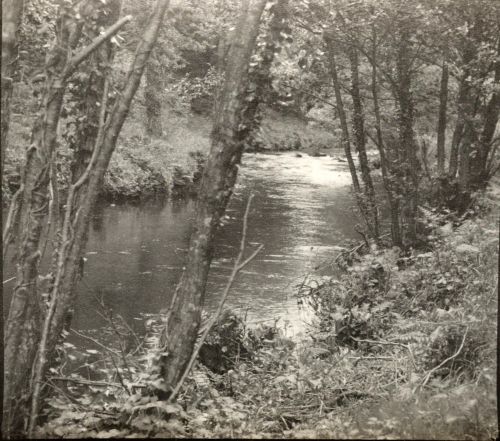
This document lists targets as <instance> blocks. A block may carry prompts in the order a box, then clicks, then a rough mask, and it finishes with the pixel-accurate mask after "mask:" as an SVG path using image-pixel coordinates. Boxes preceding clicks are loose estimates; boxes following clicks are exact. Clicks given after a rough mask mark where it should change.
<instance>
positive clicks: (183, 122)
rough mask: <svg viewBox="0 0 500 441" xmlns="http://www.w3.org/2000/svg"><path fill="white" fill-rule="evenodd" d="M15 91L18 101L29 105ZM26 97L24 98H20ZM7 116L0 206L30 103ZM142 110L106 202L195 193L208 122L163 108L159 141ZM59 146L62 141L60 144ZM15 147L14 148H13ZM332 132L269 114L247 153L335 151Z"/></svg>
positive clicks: (65, 154) (114, 168)
mask: <svg viewBox="0 0 500 441" xmlns="http://www.w3.org/2000/svg"><path fill="white" fill-rule="evenodd" d="M26 93H27V92H26V91H25V90H24V89H23V88H20V90H19V91H18V94H19V96H18V97H17V100H19V101H21V100H22V99H25V100H27V101H30V100H31V101H32V98H31V97H30V96H28V95H26ZM25 95H26V96H25ZM19 107H20V108H19V109H17V110H19V112H18V111H16V112H14V113H13V114H12V121H11V129H10V135H9V136H10V138H11V144H10V145H11V148H10V149H9V150H8V151H7V154H6V162H5V164H6V165H5V173H4V178H3V179H4V182H5V185H4V192H3V205H4V206H5V205H7V204H8V201H9V200H10V198H11V197H12V194H13V193H14V192H15V191H16V190H17V188H18V187H19V185H20V181H21V165H22V163H23V161H24V148H23V147H24V146H26V145H27V144H28V143H29V139H30V129H31V126H32V123H33V121H32V119H30V117H29V116H28V115H29V114H30V112H29V111H28V110H29V105H22V106H21V104H20V105H19ZM143 113H144V109H143V108H142V106H140V105H136V106H135V107H134V108H133V109H132V111H131V113H130V115H129V118H128V119H127V121H126V123H125V124H124V127H123V129H122V132H121V134H120V138H119V141H118V143H117V148H116V151H115V152H114V154H113V157H112V159H111V162H110V166H109V170H108V172H107V174H106V176H105V180H104V186H103V189H102V192H101V196H102V198H103V199H105V200H108V201H113V202H116V201H121V202H130V201H139V200H143V199H147V198H151V197H155V196H161V197H165V196H167V197H173V198H177V197H183V198H184V197H189V196H194V195H196V192H197V185H198V182H199V179H200V178H201V173H202V169H203V164H204V162H205V160H206V157H207V155H208V151H209V148H210V131H211V129H212V120H211V118H210V117H209V116H206V115H205V116H203V115H197V114H194V113H183V114H180V113H175V112H172V111H169V110H168V109H165V111H164V121H163V132H164V134H163V135H162V136H161V137H152V136H148V135H147V134H146V130H145V128H144V123H143ZM61 143H62V145H63V144H64V141H63V140H61ZM13 146H15V147H16V148H13ZM338 148H339V146H338V142H337V141H336V140H335V137H334V136H333V134H331V133H330V132H329V131H327V130H326V129H325V128H324V127H322V126H320V125H318V124H314V123H312V122H309V123H308V122H306V121H304V120H302V119H300V118H297V117H294V116H286V115H283V114H279V113H277V112H275V111H272V110H268V111H266V114H265V116H264V119H263V122H262V127H261V130H260V132H259V134H258V135H257V136H256V137H255V140H254V142H253V143H252V144H251V145H249V146H248V148H247V151H249V152H256V151H258V152H283V151H291V150H293V151H297V154H298V155H300V154H308V155H311V156H326V155H327V154H332V153H333V151H335V150H336V149H338ZM70 159H71V152H70V151H68V149H64V148H61V154H60V155H59V157H58V160H57V162H58V179H59V182H60V184H61V186H62V187H64V186H65V183H66V181H67V180H68V177H69V170H68V169H69V166H68V164H69V161H70Z"/></svg>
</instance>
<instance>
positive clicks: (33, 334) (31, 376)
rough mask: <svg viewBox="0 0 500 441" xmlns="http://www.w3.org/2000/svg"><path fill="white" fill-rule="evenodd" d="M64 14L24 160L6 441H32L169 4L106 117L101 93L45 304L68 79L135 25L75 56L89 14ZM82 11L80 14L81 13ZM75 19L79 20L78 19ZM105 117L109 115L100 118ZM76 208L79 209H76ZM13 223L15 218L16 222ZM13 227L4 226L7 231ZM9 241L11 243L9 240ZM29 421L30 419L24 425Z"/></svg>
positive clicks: (161, 4)
mask: <svg viewBox="0 0 500 441" xmlns="http://www.w3.org/2000/svg"><path fill="white" fill-rule="evenodd" d="M88 6H89V4H88V3H86V4H84V5H79V6H77V8H78V9H76V10H75V9H74V8H73V6H72V5H70V6H62V7H61V8H62V9H61V11H60V15H59V19H58V28H59V32H58V33H57V35H58V40H57V41H56V43H55V45H54V47H53V48H52V49H51V51H50V53H49V56H48V57H47V63H46V72H47V77H46V80H45V83H46V86H45V92H44V100H43V107H42V109H41V112H40V116H39V118H38V120H37V122H36V124H35V127H34V129H33V136H32V139H33V142H32V144H31V146H30V148H29V149H28V150H27V158H26V165H25V172H24V176H23V183H22V187H21V191H20V192H21V193H22V198H20V199H19V204H20V207H17V208H16V207H13V208H12V209H13V210H15V211H16V210H17V211H19V213H20V216H19V219H20V221H19V226H18V229H17V231H18V232H19V235H20V238H19V240H18V252H17V255H18V272H17V284H16V286H15V288H14V292H13V295H12V301H11V305H10V309H9V317H8V320H7V324H6V333H5V382H4V409H3V416H4V419H3V429H2V430H3V435H4V436H5V437H7V438H10V437H16V436H19V435H26V434H28V436H32V435H33V430H34V428H35V425H36V422H37V418H38V413H39V406H40V400H41V389H42V385H43V380H44V377H45V374H46V371H47V368H48V366H50V364H51V362H52V361H53V357H54V349H55V346H56V343H57V342H58V341H59V339H60V335H61V332H62V329H63V324H64V319H65V317H66V316H67V313H68V311H69V309H70V308H71V307H72V303H73V300H74V295H75V289H74V288H75V284H76V282H77V276H78V273H79V263H80V259H81V257H82V253H83V250H84V247H85V241H86V235H87V230H88V224H89V220H90V213H91V210H92V208H93V206H94V204H95V201H96V199H97V195H98V192H99V190H100V188H101V185H102V179H103V176H104V173H105V172H106V169H107V167H108V164H109V160H110V158H111V155H112V153H113V151H114V148H115V146H116V140H117V138H118V135H119V133H120V130H121V127H122V125H123V122H124V121H125V118H126V116H127V113H128V109H129V107H130V104H131V102H132V99H133V97H134V95H135V92H136V91H137V88H138V86H139V83H140V80H141V77H142V73H143V71H144V68H145V64H146V62H147V59H148V56H149V54H150V52H151V50H152V47H153V45H154V43H155V41H156V38H157V35H158V30H159V27H160V24H161V22H162V19H163V16H164V14H165V10H166V8H167V6H168V1H167V0H159V1H158V2H157V3H156V6H155V8H154V10H153V12H152V14H151V16H150V19H149V21H148V23H147V26H146V29H145V31H144V34H143V37H142V40H141V43H140V44H139V45H138V47H137V51H136V55H135V57H134V61H133V63H132V65H131V68H130V71H129V73H128V75H127V80H126V83H125V86H124V88H123V90H122V92H121V94H120V97H119V98H118V99H117V100H116V101H115V102H114V104H113V107H112V109H111V110H110V112H109V113H108V114H107V115H106V111H105V110H106V105H105V102H106V101H107V90H106V87H104V90H103V106H102V109H101V114H100V125H99V130H98V133H97V137H96V144H95V147H94V149H93V151H92V157H91V160H90V162H89V164H88V166H87V168H86V169H85V170H84V172H83V173H82V174H81V176H80V177H79V178H78V179H77V180H76V182H74V183H72V185H71V186H70V188H69V189H68V196H67V200H66V204H65V207H64V217H63V220H62V222H61V231H60V232H59V234H60V241H59V243H58V246H57V249H56V255H55V259H54V263H53V268H52V272H51V273H50V277H49V279H50V289H49V292H48V297H49V300H48V302H46V301H45V300H44V297H43V294H44V293H43V292H41V291H40V288H41V287H40V286H39V284H38V283H37V282H38V262H39V260H40V257H41V254H42V252H43V250H44V246H43V243H42V240H41V239H42V232H43V224H44V221H45V220H46V216H47V214H48V213H47V210H48V206H49V205H50V202H49V197H48V194H49V191H48V188H49V184H52V185H54V182H50V181H51V177H52V176H53V175H54V174H53V173H51V168H52V167H53V166H54V164H53V155H54V151H55V139H56V128H57V123H58V120H59V115H60V112H61V105H62V100H63V96H64V90H65V86H66V84H67V82H68V81H69V78H70V76H71V75H72V74H73V73H74V72H75V71H76V69H77V67H78V66H79V65H80V63H81V62H83V61H84V60H85V59H87V58H88V56H89V55H90V54H91V53H93V52H94V51H95V50H96V49H98V48H99V47H100V46H101V45H102V44H104V43H105V42H106V41H108V40H109V39H110V38H111V37H112V36H113V35H114V34H116V32H117V31H118V30H119V29H120V28H121V27H122V26H123V25H124V24H125V23H127V22H128V21H129V20H130V17H129V16H127V17H124V18H122V19H120V20H118V21H117V22H116V23H115V24H113V25H112V26H111V27H110V28H108V29H107V30H106V31H105V32H103V33H102V34H101V35H99V36H98V37H96V38H95V39H94V40H92V42H91V43H90V44H89V45H88V46H86V47H84V48H83V49H80V50H79V51H77V52H76V54H75V55H72V52H73V50H69V49H70V48H75V47H76V45H77V43H78V41H79V39H80V37H81V33H82V31H83V28H84V17H86V15H87V14H86V12H85V7H88ZM81 8H83V9H81ZM77 17H82V18H81V19H80V18H77ZM103 109H104V110H103ZM75 201H76V204H75ZM11 218H12V217H11ZM9 227H10V226H9V225H7V226H6V228H9ZM7 236H8V235H7ZM25 416H29V418H28V421H27V424H26V422H25V421H24V418H25Z"/></svg>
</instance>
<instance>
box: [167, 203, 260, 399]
mask: <svg viewBox="0 0 500 441" xmlns="http://www.w3.org/2000/svg"><path fill="white" fill-rule="evenodd" d="M253 197H254V195H253V194H251V195H250V197H249V198H248V202H247V207H246V210H245V215H244V216H243V232H242V233H241V243H240V252H239V254H238V257H237V258H236V261H235V262H234V266H233V271H232V272H231V276H230V277H229V280H228V282H227V284H226V287H225V289H224V293H223V294H222V298H221V300H220V302H219V306H218V308H217V311H216V312H215V314H214V315H213V317H212V319H211V320H210V322H209V323H208V325H207V327H206V328H205V331H204V332H203V334H202V336H201V338H200V339H199V341H198V344H197V345H196V348H195V349H194V351H193V354H192V355H191V358H190V360H189V363H188V365H187V367H186V369H185V370H184V373H183V374H182V377H181V378H180V380H179V382H178V383H177V385H176V386H175V388H174V390H173V391H172V394H171V395H170V397H169V399H168V401H169V402H172V401H173V400H174V399H175V398H176V397H177V395H178V394H179V391H180V390H181V387H182V385H183V384H184V381H185V380H186V378H187V376H188V375H189V373H190V372H191V369H192V367H193V365H194V362H195V361H196V358H197V357H198V353H199V352H200V349H201V347H202V346H203V343H204V342H205V340H206V338H207V335H208V333H209V332H210V330H211V329H212V327H213V326H214V324H215V323H216V321H217V320H218V319H219V317H220V315H221V313H222V308H223V307H224V303H225V302H226V299H227V296H228V294H229V291H230V290H231V287H232V286H233V283H234V280H235V278H236V276H237V274H238V273H239V272H240V271H241V270H242V269H243V268H244V267H245V266H246V265H247V264H249V263H250V262H251V261H252V260H253V259H254V258H255V256H257V254H258V253H259V252H260V250H262V248H264V245H260V246H259V247H258V248H257V249H256V250H255V251H254V252H253V253H252V254H251V255H250V257H248V258H247V259H246V260H244V261H243V262H242V263H240V262H241V260H242V259H243V254H244V253H245V243H246V237H247V222H248V213H249V211H250V204H251V203H252V199H253Z"/></svg>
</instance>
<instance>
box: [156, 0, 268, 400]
mask: <svg viewBox="0 0 500 441" xmlns="http://www.w3.org/2000/svg"><path fill="white" fill-rule="evenodd" d="M265 4H266V0H254V1H244V2H243V6H242V14H241V18H240V21H239V25H238V30H239V32H238V34H236V35H235V38H234V41H233V43H232V45H231V48H230V52H229V56H228V61H227V66H226V76H225V83H224V89H223V91H222V94H221V99H220V102H219V105H218V112H217V113H216V115H215V121H214V128H213V130H212V135H211V140H212V141H211V142H212V145H211V149H210V155H209V157H208V160H207V164H206V166H205V169H204V172H203V177H202V181H201V189H200V194H199V196H198V201H197V207H196V217H195V220H194V231H193V233H192V236H191V240H190V244H189V251H188V257H187V259H188V260H187V265H186V270H185V272H184V273H183V275H182V277H181V280H180V283H179V285H178V287H177V290H176V292H175V294H174V297H173V299H172V303H171V305H170V309H169V312H168V313H167V322H166V325H165V328H164V330H163V332H162V335H161V337H160V341H159V346H160V348H159V351H160V354H161V355H160V359H159V363H158V366H159V368H160V374H161V376H162V378H163V380H164V382H165V387H166V394H165V395H166V396H169V395H170V393H171V391H172V390H173V388H174V387H175V385H176V384H177V382H178V381H179V379H180V378H181V376H182V374H183V372H184V370H185V369H186V367H187V364H188V362H189V359H190V357H191V353H192V351H193V348H194V346H195V343H196V338H197V334H198V329H199V325H200V319H201V309H202V306H203V302H204V297H205V288H206V283H207V277H208V271H209V268H210V263H211V260H212V251H213V239H214V234H215V232H216V229H217V227H218V225H219V221H220V219H221V216H222V215H223V214H224V211H225V209H226V205H227V203H228V201H229V198H230V196H231V194H232V191H233V187H234V184H235V181H236V177H237V173H238V164H239V162H240V160H241V155H242V153H243V141H244V139H245V137H246V136H247V128H246V127H244V126H243V125H242V124H241V122H242V120H243V119H242V118H243V113H244V110H245V105H246V101H245V98H246V97H247V94H246V90H247V87H248V68H249V62H250V57H251V55H252V52H253V50H254V47H255V40H256V38H257V34H258V31H259V24H260V19H261V15H262V12H263V9H264V6H265Z"/></svg>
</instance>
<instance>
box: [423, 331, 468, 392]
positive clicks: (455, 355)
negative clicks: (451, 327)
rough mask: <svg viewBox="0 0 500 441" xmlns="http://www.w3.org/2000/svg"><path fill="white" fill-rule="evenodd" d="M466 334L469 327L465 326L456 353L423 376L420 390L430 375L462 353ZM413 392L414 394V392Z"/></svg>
mask: <svg viewBox="0 0 500 441" xmlns="http://www.w3.org/2000/svg"><path fill="white" fill-rule="evenodd" d="M467 332H469V327H468V326H467V328H465V332H464V336H463V338H462V343H461V344H460V347H459V348H458V351H457V352H455V353H454V354H453V355H452V356H451V357H448V358H447V359H446V360H444V361H442V362H441V363H439V364H438V365H437V366H436V367H434V368H432V369H431V370H430V371H429V372H428V373H427V375H426V376H425V378H424V380H423V381H422V384H421V385H420V388H423V387H425V385H426V384H427V382H428V381H429V379H430V378H431V375H432V374H433V373H434V372H436V371H437V370H438V369H440V368H441V367H443V366H444V365H445V364H446V363H448V362H449V361H450V360H453V359H454V358H456V357H457V356H458V354H460V352H462V349H463V347H464V343H465V338H466V337H467ZM418 387H419V386H417V388H415V391H416V389H418ZM415 391H414V392H415Z"/></svg>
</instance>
